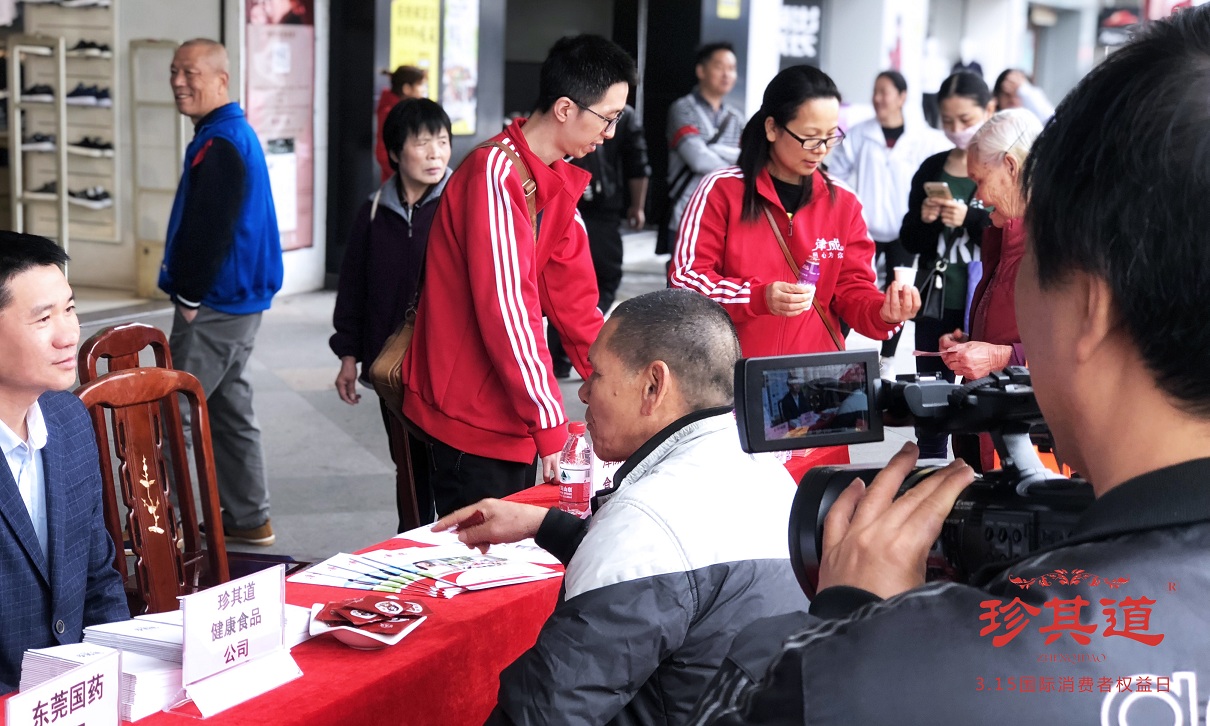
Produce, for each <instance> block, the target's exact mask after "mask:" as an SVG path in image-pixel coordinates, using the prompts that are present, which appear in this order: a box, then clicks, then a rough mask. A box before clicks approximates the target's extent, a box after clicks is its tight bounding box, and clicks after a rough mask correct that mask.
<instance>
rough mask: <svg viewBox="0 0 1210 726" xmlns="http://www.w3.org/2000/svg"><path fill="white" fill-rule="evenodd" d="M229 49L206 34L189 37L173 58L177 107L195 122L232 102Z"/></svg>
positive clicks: (173, 91)
mask: <svg viewBox="0 0 1210 726" xmlns="http://www.w3.org/2000/svg"><path fill="white" fill-rule="evenodd" d="M228 68H229V63H228V59H227V49H226V48H224V47H223V44H222V43H219V42H217V41H213V40H209V39H207V38H194V39H193V40H187V41H185V42H184V43H182V44H181V47H180V48H177V51H176V55H174V56H173V58H172V68H171V71H170V72H171V83H172V96H173V100H175V101H176V108H177V110H178V111H180V112H181V113H182V114H184V115H185V116H188V117H189V118H190V119H192V120H193V122H194V123H195V124H196V123H198V122H199V121H201V120H202V119H203V118H205V117H206V115H207V114H209V113H210V112H211V111H214V110H215V109H217V108H221V107H222V106H226V105H227V104H228V103H230V102H231V98H230V95H229V92H228V83H229V82H230V75H229V71H228Z"/></svg>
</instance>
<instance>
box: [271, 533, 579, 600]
mask: <svg viewBox="0 0 1210 726" xmlns="http://www.w3.org/2000/svg"><path fill="white" fill-rule="evenodd" d="M561 575H562V573H561V572H559V571H557V570H553V569H551V568H550V567H547V566H544V565H539V564H534V563H532V562H527V561H524V560H523V559H521V558H519V557H515V556H514V557H508V556H498V555H495V554H486V555H484V554H480V553H478V552H476V551H474V550H469V549H467V548H466V546H465V545H445V546H436V547H409V548H406V549H397V550H391V549H382V550H374V551H372V552H366V553H363V554H360V555H350V554H343V553H342V554H339V555H336V556H334V557H330V558H328V559H327V560H324V561H323V562H321V563H319V564H318V565H315V566H314V567H311V568H310V569H308V570H306V571H304V572H300V573H298V574H295V575H292V576H290V577H289V578H288V579H289V580H290V581H291V582H298V583H303V584H308V585H329V586H332V587H343V588H349V589H353V590H371V591H374V592H389V593H396V594H410V595H423V596H426V597H453V596H454V595H457V594H459V593H462V592H465V591H467V590H482V589H486V588H490V587H501V586H503V585H517V584H521V583H524V582H534V581H536V580H545V579H547V578H551V577H559V576H561Z"/></svg>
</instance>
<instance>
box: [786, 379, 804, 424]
mask: <svg viewBox="0 0 1210 726" xmlns="http://www.w3.org/2000/svg"><path fill="white" fill-rule="evenodd" d="M787 383H788V384H789V386H790V391H789V393H787V394H786V395H784V396H782V398H781V420H782V421H785V422H786V423H789V422H790V421H792V420H794V419H796V418H798V417H799V416H801V415H803V414H804V413H806V412H807V411H810V410H811V402H810V401H809V400H808V399H807V394H806V392H805V391H803V390H802V383H803V382H802V379H801V378H791V379H790V380H789V381H788V382H787Z"/></svg>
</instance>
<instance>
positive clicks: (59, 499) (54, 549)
mask: <svg viewBox="0 0 1210 726" xmlns="http://www.w3.org/2000/svg"><path fill="white" fill-rule="evenodd" d="M47 408H48V407H47V406H43V407H42V412H43V415H46V409H47ZM57 428H58V427H53V428H52V426H51V424H50V420H49V419H47V426H46V429H47V432H46V446H44V447H42V471H43V474H44V476H45V479H46V539H47V540H48V541H47V546H46V549H47V552H49V553H50V563H49V567H48V572H51V573H53V572H54V571H55V569H56V568H57V567H58V565H59V563H61V562H63V547H64V546H66V540H67V537H69V536H71V533H70V532H69V531H68V524H67V511H68V503H67V502H66V501H65V496H66V491H65V487H66V484H67V481H66V478H65V476H64V471H65V469H66V466H67V461H66V452H65V451H64V450H63V442H62V441H61V440H60V437H61V435H62V432H61V431H59V430H57ZM77 536H79V534H78V533H77ZM50 585H51V588H50V589H51V593H52V601H53V602H55V603H56V604H57V603H59V602H60V601H61V600H62V598H61V595H63V594H64V593H62V592H60V588H62V587H64V586H65V585H66V583H64V582H63V578H62V577H54V578H50Z"/></svg>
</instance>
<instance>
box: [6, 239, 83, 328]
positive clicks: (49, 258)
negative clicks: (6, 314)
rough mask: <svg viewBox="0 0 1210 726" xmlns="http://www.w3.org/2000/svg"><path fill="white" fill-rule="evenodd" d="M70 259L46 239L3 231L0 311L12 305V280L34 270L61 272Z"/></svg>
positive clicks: (57, 246) (61, 249) (60, 248)
mask: <svg viewBox="0 0 1210 726" xmlns="http://www.w3.org/2000/svg"><path fill="white" fill-rule="evenodd" d="M68 259H69V258H68V257H67V252H65V251H64V250H63V248H62V247H60V246H59V245H57V244H55V243H54V242H51V241H50V240H48V239H46V238H45V237H39V236H38V235H36V234H22V233H21V232H9V231H0V310H3V309H4V308H6V307H8V304H9V303H10V302H12V299H13V293H12V291H11V290H9V289H8V283H9V281H10V280H12V279H13V278H14V277H16V276H17V275H19V274H21V273H22V272H25V271H26V270H29V269H32V268H34V267H45V266H47V265H54V266H56V267H58V268H59V269H60V270H62V269H64V267H65V266H66V265H67V260H68Z"/></svg>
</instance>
